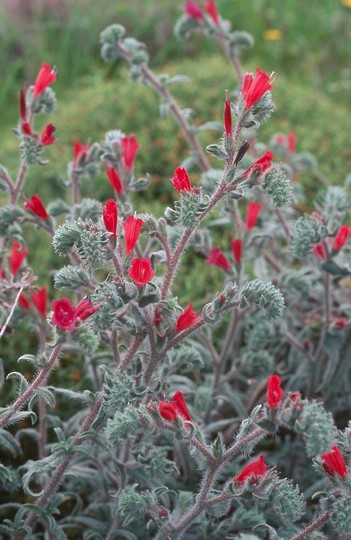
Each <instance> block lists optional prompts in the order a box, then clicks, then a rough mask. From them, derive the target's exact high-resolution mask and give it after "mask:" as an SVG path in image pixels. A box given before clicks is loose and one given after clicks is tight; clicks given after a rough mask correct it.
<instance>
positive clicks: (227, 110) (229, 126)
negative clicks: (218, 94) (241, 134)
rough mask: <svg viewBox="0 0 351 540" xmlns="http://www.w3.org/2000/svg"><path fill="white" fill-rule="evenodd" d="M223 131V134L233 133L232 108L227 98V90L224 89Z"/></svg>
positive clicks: (227, 135) (229, 134)
mask: <svg viewBox="0 0 351 540" xmlns="http://www.w3.org/2000/svg"><path fill="white" fill-rule="evenodd" d="M223 116H224V131H225V136H226V138H227V139H228V137H231V136H232V134H233V121H232V108H231V105H230V101H229V99H228V90H226V91H225V103H224V115H223Z"/></svg>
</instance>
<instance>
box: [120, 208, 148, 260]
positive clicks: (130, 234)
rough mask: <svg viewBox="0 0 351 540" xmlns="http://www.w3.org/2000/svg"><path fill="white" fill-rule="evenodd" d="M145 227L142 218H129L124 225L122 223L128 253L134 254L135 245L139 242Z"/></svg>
mask: <svg viewBox="0 0 351 540" xmlns="http://www.w3.org/2000/svg"><path fill="white" fill-rule="evenodd" d="M143 225H144V222H143V220H142V219H140V218H135V217H134V216H128V217H127V219H126V220H125V222H124V223H122V226H123V229H124V242H125V245H126V253H130V254H131V253H133V250H134V247H135V244H136V243H137V241H138V238H139V234H140V231H141V229H142V227H143Z"/></svg>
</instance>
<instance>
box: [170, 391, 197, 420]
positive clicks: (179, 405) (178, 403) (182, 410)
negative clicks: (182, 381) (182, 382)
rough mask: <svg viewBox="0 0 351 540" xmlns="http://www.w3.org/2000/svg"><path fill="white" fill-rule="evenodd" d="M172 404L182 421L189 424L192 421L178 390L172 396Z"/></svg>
mask: <svg viewBox="0 0 351 540" xmlns="http://www.w3.org/2000/svg"><path fill="white" fill-rule="evenodd" d="M172 404H173V405H174V407H175V408H176V409H177V411H178V413H179V414H180V416H182V417H183V418H184V420H188V421H189V422H192V421H193V419H192V418H191V416H190V413H189V411H188V406H187V404H186V401H185V399H184V396H183V394H182V392H180V391H179V390H178V392H176V393H175V394H174V396H173V401H172Z"/></svg>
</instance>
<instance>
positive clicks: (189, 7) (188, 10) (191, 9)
mask: <svg viewBox="0 0 351 540" xmlns="http://www.w3.org/2000/svg"><path fill="white" fill-rule="evenodd" d="M184 13H185V14H186V15H188V16H189V17H191V18H192V19H203V18H204V16H203V13H202V11H201V8H200V6H199V5H198V4H197V3H196V2H193V1H192V0H186V2H185V6H184Z"/></svg>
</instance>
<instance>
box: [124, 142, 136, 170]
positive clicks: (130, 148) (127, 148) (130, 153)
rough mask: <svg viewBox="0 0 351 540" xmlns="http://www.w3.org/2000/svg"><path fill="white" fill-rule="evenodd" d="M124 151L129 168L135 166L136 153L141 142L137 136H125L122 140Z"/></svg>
mask: <svg viewBox="0 0 351 540" xmlns="http://www.w3.org/2000/svg"><path fill="white" fill-rule="evenodd" d="M121 143H122V151H123V157H124V164H125V166H126V168H127V169H128V170H130V169H131V168H132V167H133V163H134V160H135V156H136V153H137V151H138V148H140V144H139V143H138V141H137V139H136V137H134V136H131V137H123V139H122V141H121Z"/></svg>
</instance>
